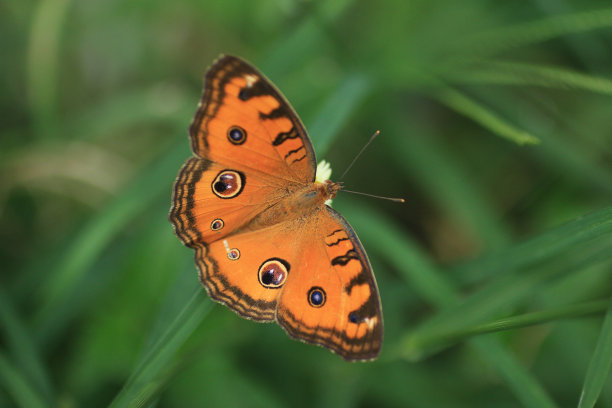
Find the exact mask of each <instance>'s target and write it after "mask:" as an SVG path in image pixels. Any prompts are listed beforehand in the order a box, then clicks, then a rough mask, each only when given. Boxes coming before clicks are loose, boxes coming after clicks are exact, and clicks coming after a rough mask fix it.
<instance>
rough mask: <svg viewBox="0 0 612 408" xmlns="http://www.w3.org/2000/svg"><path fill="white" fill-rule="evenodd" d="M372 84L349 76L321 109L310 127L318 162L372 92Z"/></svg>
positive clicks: (359, 77)
mask: <svg viewBox="0 0 612 408" xmlns="http://www.w3.org/2000/svg"><path fill="white" fill-rule="evenodd" d="M370 88H371V87H370V82H369V81H368V80H367V78H366V77H364V76H363V75H359V74H352V75H349V76H347V77H346V78H345V79H344V81H343V82H342V83H341V84H340V86H339V87H338V88H337V89H336V90H335V91H334V93H333V94H332V95H331V96H330V97H329V98H328V99H327V101H326V102H325V103H324V104H323V106H322V107H321V110H320V111H319V113H318V114H316V115H315V119H314V120H313V121H312V123H310V124H309V126H308V131H309V134H310V137H311V139H312V143H313V145H314V146H315V147H316V149H315V150H316V152H317V155H318V156H317V160H321V159H322V158H323V157H324V156H325V154H326V153H327V150H328V149H329V147H330V145H331V142H332V141H333V136H334V135H338V134H339V131H340V129H342V127H343V126H344V125H345V124H346V123H347V122H348V120H349V119H350V118H351V116H352V115H353V114H354V113H355V111H356V110H357V108H359V105H360V104H361V103H362V102H363V101H364V100H365V99H366V97H367V95H368V93H369V91H370Z"/></svg>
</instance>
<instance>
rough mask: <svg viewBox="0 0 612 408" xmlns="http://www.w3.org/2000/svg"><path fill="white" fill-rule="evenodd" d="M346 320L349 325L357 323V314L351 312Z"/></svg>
mask: <svg viewBox="0 0 612 408" xmlns="http://www.w3.org/2000/svg"><path fill="white" fill-rule="evenodd" d="M348 319H349V322H351V323H357V322H358V321H359V316H358V315H357V312H351V313H349V315H348Z"/></svg>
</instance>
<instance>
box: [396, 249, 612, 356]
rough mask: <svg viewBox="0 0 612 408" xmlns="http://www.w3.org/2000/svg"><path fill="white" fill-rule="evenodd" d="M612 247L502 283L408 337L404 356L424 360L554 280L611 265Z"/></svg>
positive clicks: (582, 252)
mask: <svg viewBox="0 0 612 408" xmlns="http://www.w3.org/2000/svg"><path fill="white" fill-rule="evenodd" d="M611 244H612V241H611V240H604V241H602V242H598V243H597V244H594V243H589V244H586V245H583V246H580V247H579V248H577V249H576V251H575V252H576V254H573V256H571V257H569V256H559V259H558V260H556V262H551V263H549V264H547V265H543V264H538V265H537V266H534V268H532V269H529V270H526V271H525V272H524V273H520V274H517V275H510V276H506V277H502V278H500V279H498V280H497V281H495V282H493V283H492V284H490V285H488V286H486V287H485V288H483V289H481V290H479V291H478V292H476V293H475V294H473V295H471V296H469V297H467V298H466V299H465V300H463V301H462V302H461V303H460V304H457V305H455V306H454V307H452V308H447V309H445V310H442V311H441V312H439V313H438V314H437V315H436V316H434V317H432V318H431V319H429V320H428V321H426V322H425V323H423V324H422V325H421V326H419V327H417V328H416V329H415V330H413V331H412V332H410V333H407V334H406V336H405V337H404V340H403V349H404V353H405V354H406V355H407V356H408V357H409V358H411V359H422V358H424V357H425V356H427V355H429V354H431V353H434V352H438V351H440V350H441V349H442V348H444V347H445V346H447V345H448V343H446V342H445V341H446V340H447V339H446V337H447V336H448V335H449V333H453V332H464V331H466V330H467V331H470V330H472V329H473V327H474V326H475V325H480V324H481V323H482V322H483V321H486V320H487V319H491V318H494V317H495V316H496V315H499V314H502V313H505V311H507V310H512V309H514V308H516V307H517V306H519V305H521V304H522V302H523V301H524V299H527V298H529V297H530V296H533V295H534V294H536V293H539V292H540V291H541V288H542V286H543V285H548V282H549V281H550V279H551V278H556V277H559V276H562V275H564V274H568V273H572V272H574V271H576V270H580V269H583V268H585V267H588V266H591V265H596V264H599V263H605V262H608V264H609V262H610V258H611V254H610V251H609V248H610V245H611Z"/></svg>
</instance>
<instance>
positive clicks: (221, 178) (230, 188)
mask: <svg viewBox="0 0 612 408" xmlns="http://www.w3.org/2000/svg"><path fill="white" fill-rule="evenodd" d="M245 182H246V177H245V176H244V174H243V173H242V172H239V171H236V170H223V171H220V172H219V174H217V177H215V179H214V180H213V182H212V184H211V187H212V192H213V193H214V194H215V195H216V196H217V197H219V198H234V197H236V196H238V195H239V194H240V193H242V189H243V188H244V185H245Z"/></svg>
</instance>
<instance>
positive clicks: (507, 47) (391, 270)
mask: <svg viewBox="0 0 612 408" xmlns="http://www.w3.org/2000/svg"><path fill="white" fill-rule="evenodd" d="M0 10H1V12H0V21H1V24H0V44H1V46H2V59H1V62H0V67H1V68H0V69H1V73H2V76H1V79H0V81H2V90H1V91H0V104H1V122H0V123H1V124H0V131H1V132H2V135H1V139H0V168H1V173H0V223H1V224H0V225H1V229H0V240H1V246H0V264H1V265H2V266H1V267H0V269H1V270H2V274H1V275H0V279H1V281H0V333H1V337H0V406H20V407H45V406H57V407H105V406H109V405H111V404H112V406H113V407H123V406H156V407H200V406H211V407H251V406H252V407H272V406H274V407H302V406H303V407H311V406H317V407H368V406H380V407H382V406H385V407H398V406H410V407H434V406H435V407H437V406H439V407H491V406H495V407H514V406H527V407H555V406H558V407H569V406H577V405H578V404H579V401H580V406H584V407H591V406H594V404H596V406H598V407H612V380H611V379H610V377H609V376H608V371H609V368H610V362H611V361H612V309H610V308H609V305H610V303H609V301H610V299H611V297H612V268H611V266H612V200H611V199H612V135H611V129H612V114H611V112H612V99H611V95H612V52H610V50H611V49H612V7H611V6H610V2H609V1H603V0H601V1H599V0H592V1H578V0H528V1H522V2H500V1H493V0H486V1H485V0H464V1H460V2H459V1H451V0H446V1H441V0H437V1H430V0H412V1H406V0H401V1H400V0H396V1H380V2H372V1H365V0H333V1H325V2H323V1H297V0H275V1H272V0H260V1H249V0H241V1H221V0H219V1H199V2H197V1H188V0H178V1H173V2H168V1H158V0H148V1H141V0H127V1H125V0H122V1H119V0H104V1H102V0H88V1H70V0H42V1H22V0H3V1H2V2H1V3H0ZM220 53H230V54H235V55H238V56H241V57H243V58H245V59H247V60H249V61H251V62H252V63H253V64H255V65H256V66H257V67H259V69H260V70H261V71H262V72H264V73H265V74H266V75H267V76H268V77H269V78H270V79H271V80H272V81H274V82H275V83H276V85H277V86H278V87H279V88H280V89H281V90H282V91H283V92H284V94H285V95H286V96H287V98H288V99H289V100H290V101H291V103H292V104H293V106H294V108H295V109H296V110H297V112H298V113H299V114H300V116H301V118H302V119H303V121H304V123H305V125H306V127H307V129H308V130H309V133H310V135H311V138H312V140H313V143H314V145H315V150H316V151H317V156H318V159H319V160H320V159H323V158H325V159H327V160H329V161H331V163H332V167H333V169H334V175H335V176H336V177H338V176H339V175H340V174H341V173H342V171H343V170H344V169H345V167H346V166H347V165H348V163H349V162H350V161H351V159H352V158H353V157H354V155H355V154H356V153H357V152H358V151H359V149H360V148H361V147H362V145H363V144H364V143H365V142H366V141H367V140H368V138H369V137H370V136H371V135H372V133H374V131H375V130H377V129H380V130H381V132H382V134H381V136H380V137H379V138H378V139H377V141H376V142H375V143H374V144H373V145H372V146H371V147H370V148H369V149H368V150H367V151H366V153H365V154H364V155H363V156H362V157H361V158H360V160H359V162H358V163H357V165H356V166H355V168H354V169H353V170H351V172H350V173H349V174H348V176H347V177H346V178H345V180H344V181H345V185H346V186H347V188H349V189H351V190H358V191H363V192H368V193H372V194H379V195H386V196H399V197H405V198H406V199H407V204H405V205H401V204H395V203H390V202H385V201H381V200H373V199H368V198H364V197H359V196H354V195H349V194H340V196H339V197H338V198H337V199H336V200H335V201H334V207H335V208H336V209H338V210H339V211H340V212H342V213H343V214H344V215H345V217H346V218H347V219H348V220H349V221H350V222H351V224H352V225H353V227H354V228H355V229H356V231H357V233H358V234H359V236H360V238H361V240H362V242H363V245H364V247H365V248H366V250H367V252H368V254H369V256H370V259H371V262H372V264H373V267H374V270H375V273H376V277H377V280H378V284H379V288H380V293H381V298H382V303H383V310H384V317H385V343H384V347H383V351H382V354H381V356H380V358H379V359H378V360H377V361H375V362H372V363H346V362H344V361H343V360H342V359H341V358H339V357H338V356H335V355H333V354H331V353H330V352H328V351H326V350H324V349H321V348H318V347H314V346H309V345H305V344H302V343H299V342H295V341H292V340H290V339H289V338H288V337H287V336H286V335H285V334H284V332H283V331H282V330H281V329H280V328H279V327H278V326H276V325H262V324H256V323H253V322H249V321H246V320H243V319H240V318H239V317H237V316H236V315H235V314H234V313H232V312H231V311H229V310H227V309H226V308H224V307H221V306H218V305H215V304H213V303H212V302H211V301H210V300H209V299H208V297H207V295H206V293H205V292H204V291H203V289H201V287H200V285H199V283H198V280H197V276H196V271H195V266H194V264H193V255H192V251H191V250H189V249H187V248H185V247H183V246H182V245H181V244H180V242H179V240H178V239H177V238H176V237H175V236H174V235H173V233H172V228H171V225H170V224H169V223H168V221H167V218H166V217H167V212H168V209H169V206H170V195H171V185H172V182H173V180H174V177H175V176H176V174H177V172H178V170H179V168H180V166H181V165H182V163H183V162H184V160H185V159H187V158H188V157H189V156H190V151H189V144H188V137H187V131H186V129H187V127H188V125H189V123H190V122H191V119H192V116H193V114H194V112H195V109H196V106H197V103H198V101H199V98H200V94H201V89H202V76H203V73H204V71H205V69H206V68H207V66H209V65H210V64H211V63H212V61H213V60H214V59H215V58H216V57H217V56H218V55H219V54H220ZM332 178H333V176H332ZM596 401H597V402H596Z"/></svg>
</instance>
